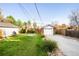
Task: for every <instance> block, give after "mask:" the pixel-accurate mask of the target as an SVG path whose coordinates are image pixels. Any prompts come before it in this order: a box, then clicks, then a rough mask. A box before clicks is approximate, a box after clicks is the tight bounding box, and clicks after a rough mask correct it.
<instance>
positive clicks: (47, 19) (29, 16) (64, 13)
mask: <svg viewBox="0 0 79 59" xmlns="http://www.w3.org/2000/svg"><path fill="white" fill-rule="evenodd" d="M21 5H22V6H23V7H24V8H25V9H24V8H22V7H20V5H19V4H18V3H0V8H1V9H2V12H3V15H4V17H6V16H9V15H12V16H13V17H14V18H15V19H16V20H18V19H21V20H23V21H26V22H27V21H28V20H31V21H34V22H37V23H38V24H41V25H42V24H51V23H53V22H55V23H58V24H69V22H70V19H69V15H70V14H71V11H73V10H76V9H79V4H77V3H75V4H73V3H70V4H68V3H37V4H36V5H37V8H38V11H39V14H40V16H41V19H40V18H39V16H38V13H37V11H36V8H35V4H34V3H22V4H21Z"/></svg>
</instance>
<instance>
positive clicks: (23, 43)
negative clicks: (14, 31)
mask: <svg viewBox="0 0 79 59" xmlns="http://www.w3.org/2000/svg"><path fill="white" fill-rule="evenodd" d="M41 42H42V38H41V37H40V36H39V35H34V36H28V35H27V34H20V35H17V36H14V37H8V38H5V39H4V40H2V41H0V55H1V56H46V55H47V53H46V52H44V51H42V50H41V49H40V48H37V43H39V44H40V43H41Z"/></svg>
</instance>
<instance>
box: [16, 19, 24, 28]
mask: <svg viewBox="0 0 79 59" xmlns="http://www.w3.org/2000/svg"><path fill="white" fill-rule="evenodd" d="M16 25H17V26H18V27H22V25H23V23H22V21H21V20H20V19H18V20H17V21H16Z"/></svg>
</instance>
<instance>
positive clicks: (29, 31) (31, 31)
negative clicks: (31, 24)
mask: <svg viewBox="0 0 79 59" xmlns="http://www.w3.org/2000/svg"><path fill="white" fill-rule="evenodd" d="M27 33H35V30H34V29H30V30H27Z"/></svg>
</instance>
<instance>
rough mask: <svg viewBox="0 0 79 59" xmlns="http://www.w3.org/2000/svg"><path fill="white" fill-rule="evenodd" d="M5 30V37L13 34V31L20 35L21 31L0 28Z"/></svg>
mask: <svg viewBox="0 0 79 59" xmlns="http://www.w3.org/2000/svg"><path fill="white" fill-rule="evenodd" d="M0 29H2V30H3V36H4V37H5V36H10V35H12V34H13V31H15V32H16V33H18V31H19V29H18V28H0Z"/></svg>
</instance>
